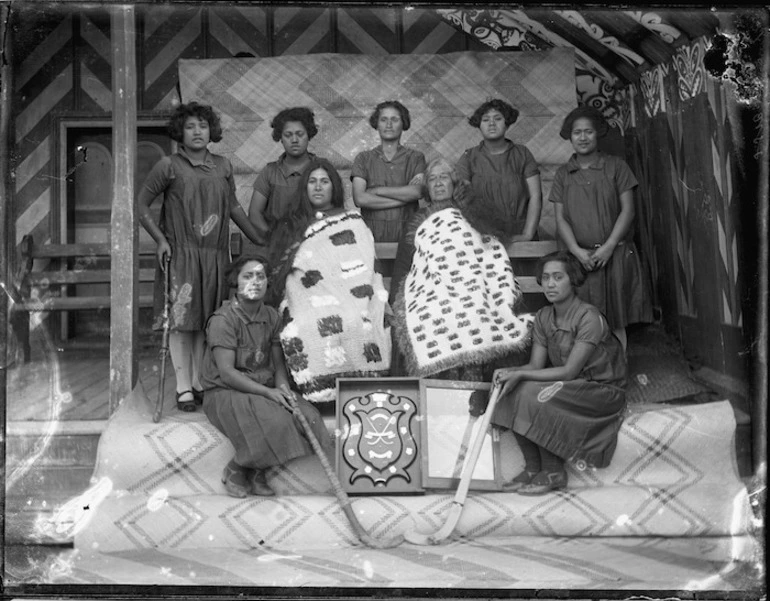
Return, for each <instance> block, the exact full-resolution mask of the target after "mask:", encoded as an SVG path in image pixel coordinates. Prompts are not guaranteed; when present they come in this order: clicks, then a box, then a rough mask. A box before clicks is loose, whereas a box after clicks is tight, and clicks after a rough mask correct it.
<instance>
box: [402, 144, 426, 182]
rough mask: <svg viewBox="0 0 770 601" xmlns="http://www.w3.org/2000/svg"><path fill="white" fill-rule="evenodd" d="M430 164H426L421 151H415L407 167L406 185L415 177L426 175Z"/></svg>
mask: <svg viewBox="0 0 770 601" xmlns="http://www.w3.org/2000/svg"><path fill="white" fill-rule="evenodd" d="M427 167H428V163H427V162H425V155H424V154H423V153H421V152H420V151H419V150H415V151H414V152H413V153H412V156H410V157H409V163H408V164H407V166H406V169H407V172H406V178H405V179H406V183H409V182H411V181H412V180H413V179H414V178H415V176H417V175H422V174H424V173H425V169H426V168H427Z"/></svg>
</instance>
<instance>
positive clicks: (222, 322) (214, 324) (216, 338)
mask: <svg viewBox="0 0 770 601" xmlns="http://www.w3.org/2000/svg"><path fill="white" fill-rule="evenodd" d="M206 343H207V344H208V346H209V348H211V349H212V350H213V349H214V348H215V347H217V346H221V347H222V348H226V349H231V350H237V348H238V337H237V336H236V334H235V328H233V327H232V325H231V324H230V323H229V322H228V319H227V318H226V317H225V316H224V315H219V314H217V313H215V314H214V315H212V316H211V317H210V318H209V322H208V325H207V326H206Z"/></svg>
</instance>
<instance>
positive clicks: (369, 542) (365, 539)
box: [287, 394, 404, 549]
mask: <svg viewBox="0 0 770 601" xmlns="http://www.w3.org/2000/svg"><path fill="white" fill-rule="evenodd" d="M287 396H288V397H289V398H290V400H289V404H290V405H291V410H292V413H294V416H295V417H296V418H297V420H298V421H299V423H300V425H301V426H302V429H303V430H304V431H305V436H306V437H307V439H308V441H309V442H310V446H311V447H313V452H314V453H315V454H316V457H318V459H319V461H320V462H321V465H322V466H323V468H324V472H326V477H327V478H329V481H330V482H331V484H332V488H333V489H334V495H335V496H336V497H337V501H338V502H339V504H340V506H341V507H342V511H343V512H344V513H345V516H346V517H347V518H348V521H349V522H350V526H351V527H352V528H353V531H354V532H355V533H356V536H357V537H358V540H360V541H361V542H362V543H364V544H365V545H366V546H367V547H373V548H375V549H388V548H390V547H397V546H398V545H400V544H401V543H402V542H403V540H404V537H403V536H401V535H399V536H397V537H396V538H394V539H392V540H389V541H380V540H376V539H374V538H372V537H371V535H370V534H369V533H368V532H367V531H366V530H364V527H363V526H361V522H359V521H358V518H357V517H356V514H355V512H354V511H353V507H352V506H351V504H350V497H348V495H347V493H346V492H345V491H344V490H343V489H342V484H340V481H339V478H337V474H336V473H335V472H334V468H332V466H331V464H330V463H329V459H328V458H327V457H326V453H324V450H323V449H322V448H321V444H320V443H319V442H318V438H316V435H315V434H314V433H313V430H312V429H311V427H310V424H309V423H308V421H307V418H306V417H305V414H304V413H302V410H301V409H300V408H299V405H298V404H297V399H296V398H294V395H293V394H290V395H287Z"/></svg>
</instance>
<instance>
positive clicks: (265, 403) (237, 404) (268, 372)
mask: <svg viewBox="0 0 770 601" xmlns="http://www.w3.org/2000/svg"><path fill="white" fill-rule="evenodd" d="M280 330H281V322H280V317H279V316H278V312H277V311H276V310H275V309H273V308H272V307H269V306H267V305H264V304H263V305H262V307H261V309H260V310H259V312H258V313H257V315H256V317H254V318H253V319H251V318H250V317H249V316H248V315H247V314H246V312H245V311H244V310H243V308H242V307H241V305H240V302H239V300H238V297H237V296H235V297H234V298H233V300H232V301H226V302H225V303H224V304H223V305H222V307H221V308H219V309H218V310H217V311H216V312H215V313H214V315H212V316H211V318H210V319H209V321H208V324H207V326H206V350H205V353H204V356H203V365H202V367H201V383H202V385H203V389H204V396H203V411H204V412H205V413H206V417H208V418H209V421H210V422H211V423H212V424H213V425H214V426H215V427H216V428H217V429H218V430H219V431H221V432H222V433H223V434H224V435H225V436H226V437H227V438H228V439H229V440H230V442H231V443H232V444H233V446H234V447H235V463H237V464H238V465H240V466H242V467H246V468H254V469H265V468H268V467H270V466H273V465H281V464H284V463H286V462H287V461H289V460H291V459H294V458H295V457H301V456H303V455H309V454H312V452H313V450H312V447H311V446H310V443H309V442H308V441H307V439H306V438H305V437H304V435H303V434H302V430H301V427H300V426H299V425H298V424H297V423H295V418H294V416H293V415H292V414H291V413H290V412H289V411H287V410H286V409H284V408H283V407H282V406H281V405H279V404H278V403H275V402H274V401H271V400H270V399H268V398H266V397H264V396H262V395H259V394H253V393H246V392H240V391H238V390H233V389H232V388H228V387H227V386H226V385H225V384H224V383H223V382H222V378H221V376H220V374H219V370H218V369H217V365H216V361H215V360H214V353H213V352H212V349H213V348H215V347H218V346H219V347H222V348H227V349H232V350H234V351H235V367H236V369H238V370H239V371H241V372H243V373H245V374H246V375H247V376H248V377H249V378H251V379H252V380H254V381H255V382H259V383H260V384H263V385H265V386H268V387H271V388H272V387H274V386H275V381H274V377H275V367H274V365H273V358H272V350H273V348H274V347H275V346H278V348H280V344H281V343H280V340H279V337H278V336H279V333H280ZM298 404H299V406H300V409H301V411H302V413H303V414H304V415H305V417H306V418H307V420H308V422H309V423H310V426H311V428H312V429H313V433H314V434H315V435H316V438H318V440H319V442H320V443H321V445H322V446H325V447H328V446H329V445H330V444H331V443H330V439H329V434H328V432H327V431H326V428H325V426H324V423H323V420H322V418H321V415H320V414H319V413H318V410H317V409H316V408H315V407H313V406H312V405H311V404H310V403H308V402H307V401H305V400H304V399H302V400H299V401H298Z"/></svg>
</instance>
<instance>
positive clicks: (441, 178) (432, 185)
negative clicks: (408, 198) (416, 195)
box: [427, 166, 455, 202]
mask: <svg viewBox="0 0 770 601" xmlns="http://www.w3.org/2000/svg"><path fill="white" fill-rule="evenodd" d="M427 184H428V196H429V197H430V200H431V202H439V201H443V200H451V199H452V193H453V192H454V189H455V185H454V183H453V182H452V175H451V172H450V171H449V170H448V169H447V168H446V167H441V166H439V167H436V168H435V169H432V170H431V172H430V173H428V180H427Z"/></svg>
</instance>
